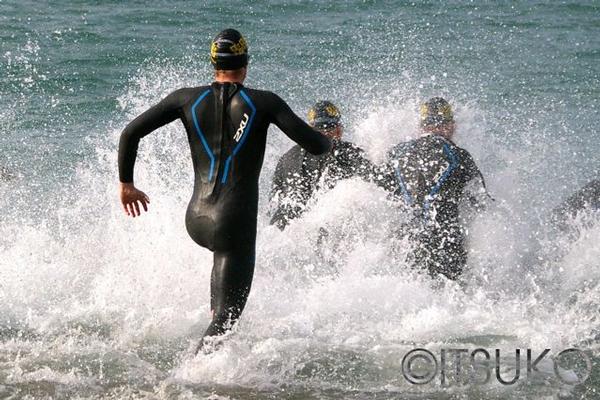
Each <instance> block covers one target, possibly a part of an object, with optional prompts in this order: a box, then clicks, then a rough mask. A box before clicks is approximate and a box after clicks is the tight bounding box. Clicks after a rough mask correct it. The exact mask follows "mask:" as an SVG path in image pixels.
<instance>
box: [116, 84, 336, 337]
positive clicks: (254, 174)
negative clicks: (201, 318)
mask: <svg viewBox="0 0 600 400" xmlns="http://www.w3.org/2000/svg"><path fill="white" fill-rule="evenodd" d="M175 119H181V121H182V122H183V125H184V126H185V129H186V131H187V136H188V141H189V144H190V149H191V152H192V162H193V166H194V172H195V181H194V193H193V195H192V199H191V201H190V203H189V206H188V209H187V213H186V227H187V230H188V233H189V234H190V236H191V237H192V239H193V240H194V241H195V242H196V243H198V244H199V245H201V246H203V247H206V248H207V249H210V250H212V251H213V252H214V266H213V270H212V276H211V310H212V311H213V319H212V322H211V324H210V326H209V327H208V329H207V330H206V333H205V335H204V336H205V337H206V336H215V335H220V334H222V333H224V332H225V331H226V330H227V329H228V327H229V326H230V325H231V323H233V322H235V321H236V320H237V319H238V318H239V316H240V315H241V313H242V310H243V308H244V305H245V303H246V299H247V298H248V294H249V291H250V285H251V282H252V275H253V272H254V252H255V241H256V216H257V206H258V178H259V174H260V170H261V167H262V162H263V156H264V152H265V143H266V138H267V128H268V127H269V125H270V124H271V123H274V124H275V125H277V126H278V127H279V128H280V129H281V130H282V131H283V132H284V133H285V134H286V135H288V136H289V137H290V138H291V139H292V140H294V141H295V142H297V143H299V144H300V145H301V146H302V147H304V148H305V149H306V150H307V151H309V152H311V153H314V154H322V153H325V152H327V151H328V150H329V149H330V146H331V143H330V140H329V139H328V138H326V137H325V136H323V135H321V134H320V133H318V132H317V131H314V130H313V129H312V128H310V126H308V125H307V124H306V123H305V122H304V121H302V120H301V119H300V118H299V117H297V116H296V115H295V114H294V113H293V112H292V110H291V109H290V108H289V107H288V105H287V104H286V103H285V102H284V101H283V100H282V99H281V98H279V97H278V96H277V95H275V94H273V93H271V92H267V91H260V90H253V89H248V88H245V87H243V86H242V85H241V84H234V83H223V84H219V83H213V84H212V85H211V86H204V87H197V88H184V89H179V90H177V91H175V92H173V93H172V94H170V95H169V96H167V97H166V98H165V99H164V100H162V101H161V102H160V103H159V104H157V105H155V106H154V107H152V108H150V109H149V110H148V111H146V112H144V113H143V114H142V115H140V116H139V117H137V118H136V119H135V120H133V121H132V122H131V123H130V124H129V125H128V126H127V128H125V130H124V131H123V133H122V135H121V141H120V144H119V175H120V179H121V181H122V182H132V181H133V166H134V162H135V157H136V151H137V147H138V142H139V140H140V139H141V138H142V137H144V136H145V135H147V134H149V133H150V132H152V131H153V130H155V129H157V128H159V127H161V126H163V125H165V124H167V123H169V122H171V121H173V120H175Z"/></svg>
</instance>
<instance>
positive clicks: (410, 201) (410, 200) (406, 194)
mask: <svg viewBox="0 0 600 400" xmlns="http://www.w3.org/2000/svg"><path fill="white" fill-rule="evenodd" d="M394 170H395V172H396V178H397V179H398V183H400V189H402V197H404V201H405V202H406V204H408V205H409V206H412V204H413V198H412V196H411V195H410V192H409V191H408V187H407V186H406V183H405V182H404V179H403V178H402V173H401V172H400V168H399V167H396V168H395V169H394Z"/></svg>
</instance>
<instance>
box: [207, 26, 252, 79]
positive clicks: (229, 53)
mask: <svg viewBox="0 0 600 400" xmlns="http://www.w3.org/2000/svg"><path fill="white" fill-rule="evenodd" d="M210 62H211V63H212V65H213V66H214V67H215V69H218V70H234V69H239V68H242V67H245V66H246V65H248V44H247V43H246V39H244V37H243V36H242V34H241V33H239V32H238V31H236V30H235V29H225V30H224V31H222V32H220V33H219V34H218V35H217V36H216V37H215V38H214V39H213V41H212V44H211V46H210Z"/></svg>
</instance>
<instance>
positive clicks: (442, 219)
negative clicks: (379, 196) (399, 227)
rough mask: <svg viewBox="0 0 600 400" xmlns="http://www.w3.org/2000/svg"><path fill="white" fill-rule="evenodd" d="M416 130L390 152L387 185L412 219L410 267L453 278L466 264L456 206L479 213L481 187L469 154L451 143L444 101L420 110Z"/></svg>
mask: <svg viewBox="0 0 600 400" xmlns="http://www.w3.org/2000/svg"><path fill="white" fill-rule="evenodd" d="M421 128H422V131H423V135H422V136H421V137H419V138H418V139H414V140H411V141H409V142H406V143H400V144H399V145H397V146H396V147H394V148H393V149H392V150H391V151H390V153H389V155H388V160H389V161H388V164H387V171H388V179H387V181H388V183H389V187H390V189H392V190H393V191H394V192H395V194H396V195H397V196H398V197H399V198H401V199H403V200H404V203H405V205H406V206H407V208H408V209H409V210H411V212H412V213H413V216H414V218H413V220H414V221H413V222H414V224H413V227H412V228H411V233H410V236H411V238H412V239H413V240H414V241H415V242H416V243H415V245H416V250H415V252H414V254H413V255H412V256H413V262H414V264H415V265H417V266H418V267H421V268H423V267H424V268H425V269H426V270H427V271H428V272H429V274H430V275H432V276H436V275H438V274H442V275H444V276H446V277H447V278H449V279H456V278H457V277H458V276H459V275H460V274H461V273H462V270H463V267H464V265H465V263H466V260H467V252H466V250H465V243H464V242H465V238H464V229H463V227H462V226H461V224H460V223H459V206H460V204H461V203H463V201H464V200H467V201H466V203H467V204H469V205H471V206H472V208H474V209H475V210H481V209H482V207H483V205H484V201H483V196H481V194H486V193H487V192H486V191H485V182H484V180H483V175H482V174H481V172H480V171H479V169H478V168H477V165H476V164H475V161H474V160H473V157H471V155H470V154H469V152H467V151H466V150H465V149H462V148H460V147H458V146H457V145H456V144H454V142H452V136H453V135H454V131H455V123H454V116H453V113H452V109H451V107H450V104H448V102H447V101H446V100H444V99H442V98H440V97H434V98H432V99H430V100H429V101H427V102H426V103H424V104H423V105H422V106H421ZM476 181H479V182H478V183H477V182H476ZM474 182H475V185H474V184H473V183H474Z"/></svg>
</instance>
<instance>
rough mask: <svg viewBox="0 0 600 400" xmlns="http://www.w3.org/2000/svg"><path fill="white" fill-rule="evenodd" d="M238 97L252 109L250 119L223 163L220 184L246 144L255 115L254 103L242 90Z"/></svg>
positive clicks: (224, 181)
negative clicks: (234, 158)
mask: <svg viewBox="0 0 600 400" xmlns="http://www.w3.org/2000/svg"><path fill="white" fill-rule="evenodd" d="M240 95H241V96H242V98H243V99H244V101H245V102H246V103H248V106H250V109H252V115H250V119H249V120H248V125H246V127H245V129H244V133H243V135H242V137H241V139H240V141H239V142H238V144H237V145H236V146H235V147H234V148H233V151H232V152H231V154H230V155H229V157H227V161H225V170H224V171H223V177H222V178H221V183H226V182H227V176H228V175H229V166H230V164H231V161H232V160H233V157H235V156H236V154H237V153H238V152H239V151H240V149H241V148H242V146H243V145H244V142H246V139H247V138H248V135H250V130H251V129H252V122H253V121H254V116H255V115H256V107H255V106H254V103H252V100H250V97H248V95H247V94H246V92H244V90H240Z"/></svg>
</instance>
